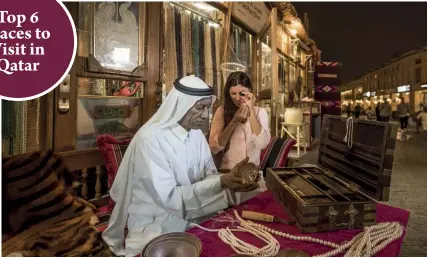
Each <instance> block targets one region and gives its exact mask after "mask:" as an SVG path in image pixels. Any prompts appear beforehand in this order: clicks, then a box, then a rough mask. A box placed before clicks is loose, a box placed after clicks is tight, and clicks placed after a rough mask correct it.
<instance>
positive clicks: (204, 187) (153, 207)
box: [103, 124, 232, 256]
mask: <svg viewBox="0 0 428 258" xmlns="http://www.w3.org/2000/svg"><path fill="white" fill-rule="evenodd" d="M128 151H129V152H130V153H127V154H128V155H126V154H125V157H124V159H123V161H122V163H121V166H125V167H128V168H129V172H128V173H133V175H132V183H131V182H128V186H127V187H131V185H129V184H132V190H131V191H129V189H120V190H117V189H116V191H122V190H123V192H128V193H130V194H131V195H132V197H131V202H130V205H129V206H128V208H127V211H128V214H129V217H128V220H127V227H128V235H127V237H126V240H125V248H126V252H125V253H123V251H124V250H123V247H121V246H122V245H123V242H121V240H122V241H123V237H122V238H121V236H120V234H121V233H123V231H121V230H120V229H115V228H114V224H115V222H114V221H115V220H120V219H123V218H120V216H124V215H123V214H120V213H118V211H116V212H115V210H116V207H115V210H114V211H113V214H112V217H111V219H110V222H109V228H107V230H106V231H105V232H104V233H103V238H104V240H105V241H106V243H107V244H108V245H109V246H110V247H111V249H112V251H113V252H114V253H116V255H126V256H135V255H137V254H139V253H141V251H142V249H143V247H144V246H145V245H146V244H147V242H149V241H150V240H151V239H153V238H154V237H157V236H159V235H161V234H164V233H168V232H180V231H185V230H186V228H187V227H188V225H189V223H190V221H192V220H195V219H197V218H201V217H203V216H206V215H208V214H213V213H215V212H216V211H219V210H222V209H225V208H227V207H228V202H232V201H228V199H229V198H230V197H229V196H230V192H229V191H224V190H222V188H221V183H220V175H219V174H218V172H217V169H216V167H215V165H214V163H213V160H212V156H211V152H210V148H209V146H208V143H207V141H206V139H205V137H204V135H203V133H202V131H201V130H190V132H188V131H186V130H185V129H184V128H183V127H181V126H179V125H178V124H177V125H176V126H174V127H172V128H166V129H161V130H158V131H156V132H153V133H152V135H149V136H147V135H146V136H141V135H138V134H137V135H136V136H135V137H134V139H133V141H132V142H131V144H130V146H129V147H128V150H127V152H128ZM116 180H117V179H116ZM124 194H126V193H121V194H117V193H114V194H112V198H113V200H115V201H116V206H120V205H126V204H121V203H118V200H116V199H115V196H117V195H122V196H123V195H124ZM122 207H123V208H126V206H125V207H124V206H122ZM117 210H119V208H118V209H117ZM112 220H113V221H112ZM195 222H197V221H195ZM112 224H113V225H112ZM110 227H111V228H110ZM121 249H122V250H121Z"/></svg>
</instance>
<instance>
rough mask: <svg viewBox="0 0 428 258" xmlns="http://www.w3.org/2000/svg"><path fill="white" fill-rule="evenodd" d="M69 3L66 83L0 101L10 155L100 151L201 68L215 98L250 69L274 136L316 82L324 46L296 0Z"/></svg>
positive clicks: (5, 145) (128, 134)
mask: <svg viewBox="0 0 428 258" xmlns="http://www.w3.org/2000/svg"><path fill="white" fill-rule="evenodd" d="M65 6H66V7H67V8H68V10H69V11H70V14H71V16H72V18H73V20H74V22H75V26H76V30H77V37H78V48H77V55H76V58H75V62H74V65H73V68H72V69H71V71H70V73H69V76H68V77H67V78H66V80H64V82H63V83H62V84H61V85H63V87H57V88H56V89H55V90H53V91H52V92H50V93H48V94H46V95H45V96H43V97H40V98H38V99H35V100H32V101H23V102H8V101H3V102H2V104H3V105H2V106H3V110H4V112H3V115H4V116H3V117H4V123H3V135H2V136H3V146H2V153H3V154H4V155H5V156H8V155H14V154H19V153H25V152H30V151H34V150H40V149H51V150H53V151H55V152H69V151H74V152H87V153H89V154H88V155H89V156H90V155H91V153H92V154H93V153H95V152H96V151H97V149H96V148H97V145H96V137H97V136H98V135H100V134H110V135H113V136H114V137H115V138H117V139H118V140H123V139H129V138H131V137H132V136H133V134H135V132H136V131H137V130H138V129H139V128H140V127H141V126H142V125H143V124H144V123H145V122H146V121H148V119H150V117H151V116H152V115H153V114H154V113H155V112H156V110H157V108H158V107H159V106H160V104H161V103H162V101H163V99H164V98H165V96H166V95H167V94H168V92H169V90H170V89H171V87H172V83H173V81H174V80H175V79H176V78H178V77H181V76H186V75H196V76H198V77H201V78H202V79H203V80H204V81H206V82H207V84H209V85H211V86H213V87H214V88H215V92H216V95H217V98H218V103H216V104H217V105H216V106H218V105H221V104H222V101H223V100H224V96H222V95H223V85H224V83H225V80H226V78H227V76H228V74H230V72H231V71H233V70H237V69H238V70H243V71H245V72H247V73H248V74H250V76H251V80H252V84H253V88H254V92H255V93H256V94H257V97H258V99H257V105H259V106H263V107H265V108H266V109H267V110H268V111H269V114H270V120H271V130H272V131H271V133H272V135H277V134H278V131H279V130H278V128H279V125H278V124H279V123H280V119H281V118H280V114H281V113H283V112H284V108H285V107H286V106H287V103H288V102H290V101H294V100H298V99H302V98H304V97H310V96H312V94H313V92H312V91H313V89H312V85H310V83H311V81H313V80H312V78H311V77H312V76H313V67H314V65H315V63H316V62H317V61H319V52H320V51H319V50H318V49H317V48H316V45H315V42H314V41H313V40H311V39H310V38H309V36H308V34H307V25H306V20H305V21H303V22H302V21H300V19H299V18H298V17H297V16H290V15H288V14H289V10H294V7H293V6H292V5H291V4H285V5H283V4H281V3H278V4H272V3H264V2H257V3H256V2H254V3H250V4H248V3H244V2H233V3H232V2H206V3H190V2H186V3H185V2H182V3H181V2H180V3H178V2H127V3H122V2H120V3H119V2H114V3H113V2H96V3H95V2H79V3H71V2H70V3H65ZM294 11H295V10H294ZM67 87H69V91H67V90H66V89H67ZM216 106H215V107H216ZM215 107H214V109H213V110H212V112H211V115H212V114H213V113H214V112H215ZM208 128H209V124H208V125H207V129H208Z"/></svg>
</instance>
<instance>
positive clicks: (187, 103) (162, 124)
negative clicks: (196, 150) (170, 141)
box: [137, 76, 215, 134]
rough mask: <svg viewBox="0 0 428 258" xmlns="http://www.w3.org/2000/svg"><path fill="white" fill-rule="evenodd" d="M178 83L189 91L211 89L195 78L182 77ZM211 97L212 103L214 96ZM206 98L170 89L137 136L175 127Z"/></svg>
mask: <svg viewBox="0 0 428 258" xmlns="http://www.w3.org/2000/svg"><path fill="white" fill-rule="evenodd" d="M179 82H180V84H182V85H184V86H186V87H188V88H191V89H196V90H204V89H211V87H209V86H208V85H207V84H205V82H204V81H202V80H201V79H199V78H198V77H195V76H187V77H184V78H182V79H181V80H180V81H179ZM211 96H212V97H213V101H214V98H215V96H213V95H211ZM206 97H209V95H205V96H192V95H188V94H185V93H183V92H181V91H179V90H177V89H176V88H175V87H174V88H172V89H171V91H170V93H169V94H168V96H167V97H166V98H165V100H164V101H163V103H162V105H161V106H160V108H159V110H158V111H157V112H156V114H154V115H153V117H152V118H151V119H150V120H149V121H147V123H146V124H144V125H143V127H141V128H140V130H139V131H138V132H137V134H140V133H147V132H151V131H153V130H155V129H162V128H167V127H170V126H173V125H175V124H176V123H177V122H178V121H179V120H180V119H181V118H183V116H184V115H185V114H186V113H187V111H189V109H190V108H192V107H193V105H195V103H196V102H197V101H198V100H201V99H203V98H206Z"/></svg>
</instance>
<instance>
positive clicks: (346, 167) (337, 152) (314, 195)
mask: <svg viewBox="0 0 428 258" xmlns="http://www.w3.org/2000/svg"><path fill="white" fill-rule="evenodd" d="M397 130H398V127H397V126H396V125H392V124H390V123H384V122H375V121H367V120H357V119H353V120H352V123H351V121H348V122H347V118H344V117H339V116H332V115H324V118H323V124H322V129H321V139H320V146H319V150H318V164H317V166H313V167H311V166H307V167H295V168H292V167H287V168H278V169H272V168H268V169H267V173H266V184H267V187H268V189H269V190H270V191H272V193H273V195H274V196H275V198H276V199H277V200H278V201H279V202H280V203H281V204H282V206H284V208H285V209H286V210H287V212H288V214H289V215H290V216H291V217H292V218H293V219H294V220H295V221H296V225H297V226H298V227H299V228H300V230H301V232H303V233H312V232H323V231H335V230H340V229H354V228H363V227H365V226H369V225H373V224H375V222H376V202H377V201H387V200H388V198H389V187H390V181H391V172H392V163H393V157H394V149H395V140H396V135H397ZM347 132H348V134H349V135H352V138H350V139H349V141H348V140H347V141H344V138H345V135H346V134H347ZM348 138H349V137H348ZM345 140H346V139H345Z"/></svg>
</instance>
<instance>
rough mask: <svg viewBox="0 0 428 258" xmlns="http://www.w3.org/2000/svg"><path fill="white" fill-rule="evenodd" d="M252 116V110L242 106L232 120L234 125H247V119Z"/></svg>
mask: <svg viewBox="0 0 428 258" xmlns="http://www.w3.org/2000/svg"><path fill="white" fill-rule="evenodd" d="M249 115H250V109H249V108H248V106H247V105H242V106H240V107H239V109H238V110H237V111H236V113H235V116H234V117H233V119H232V122H233V123H245V122H247V118H248V116H249Z"/></svg>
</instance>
